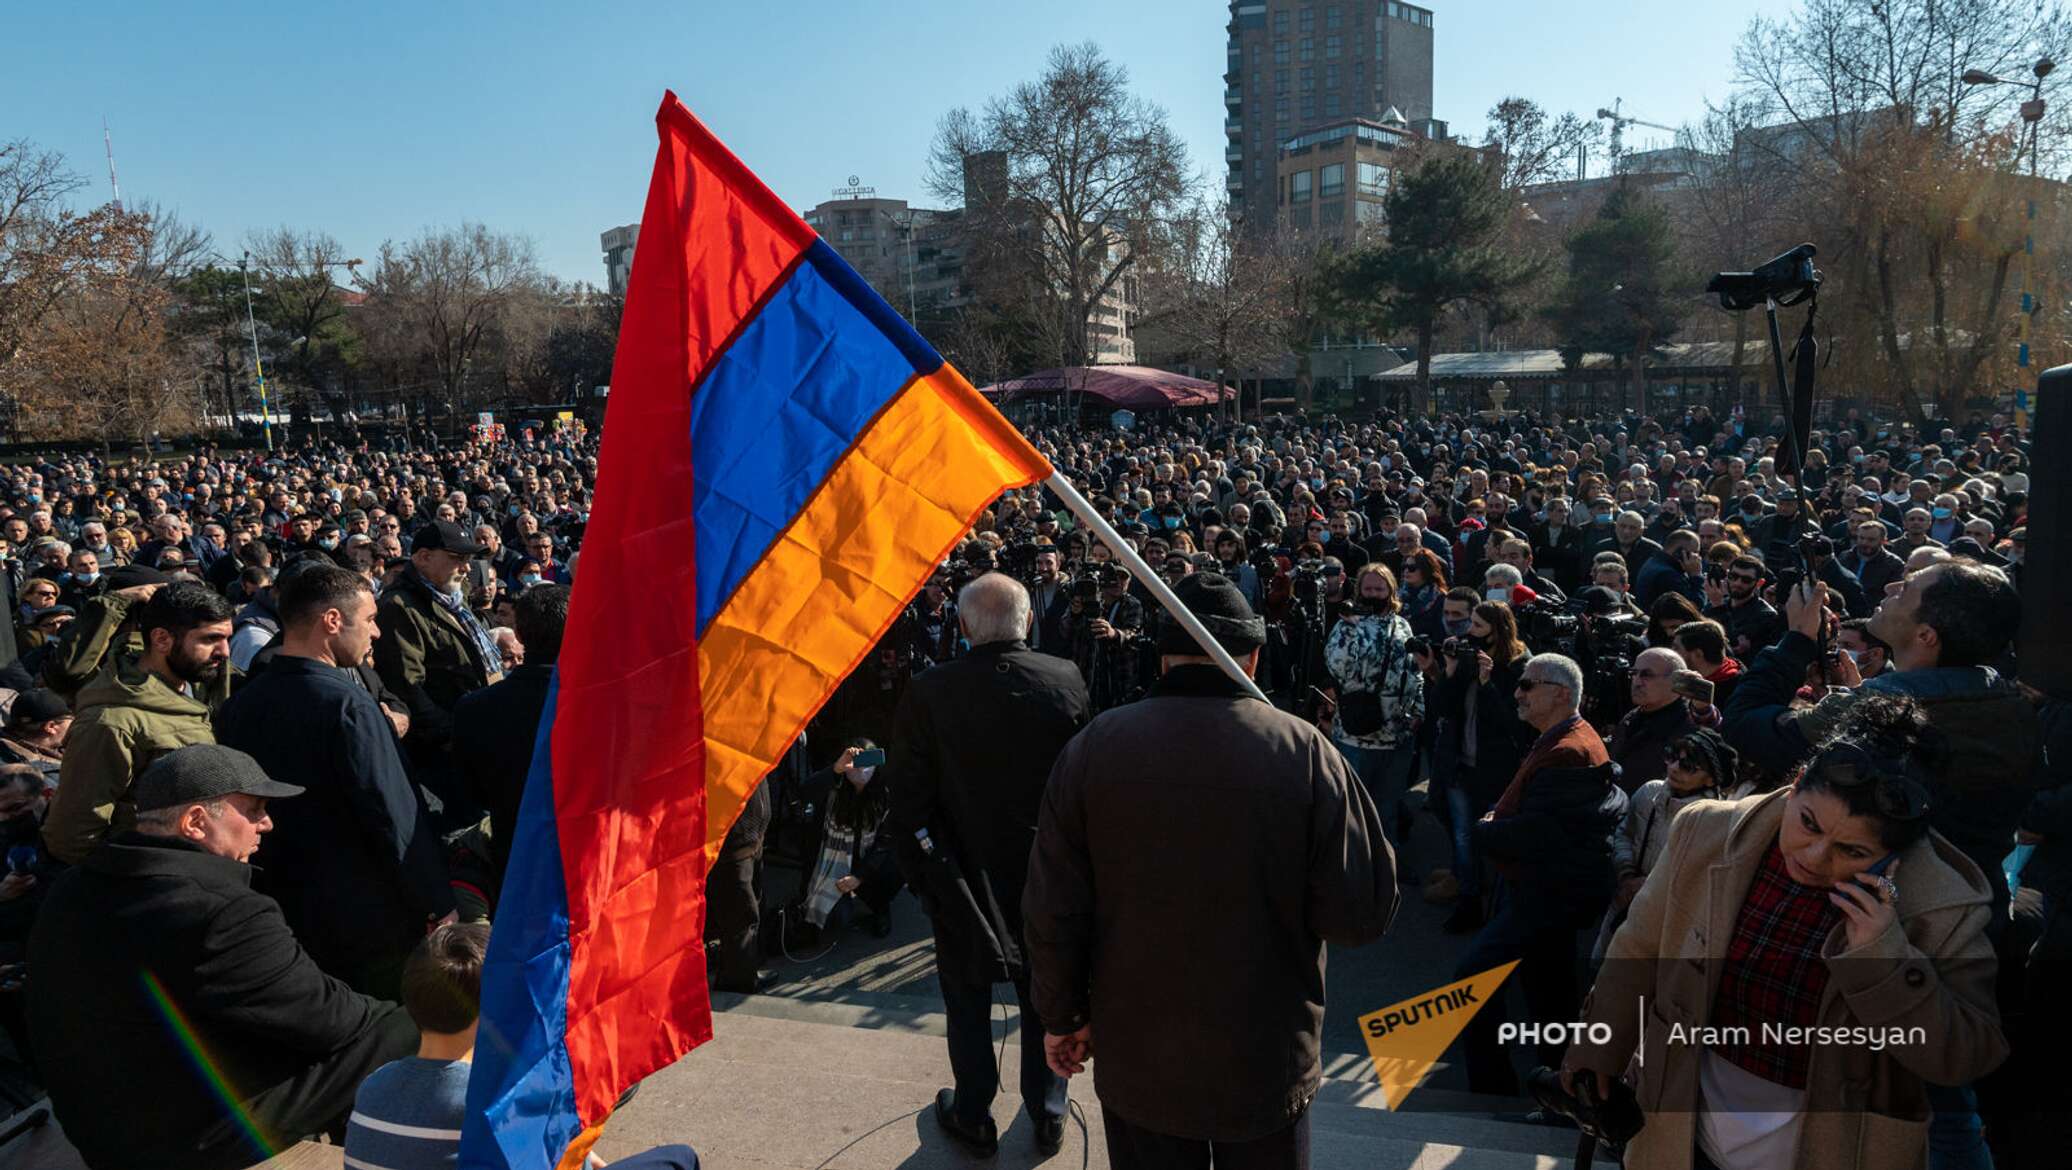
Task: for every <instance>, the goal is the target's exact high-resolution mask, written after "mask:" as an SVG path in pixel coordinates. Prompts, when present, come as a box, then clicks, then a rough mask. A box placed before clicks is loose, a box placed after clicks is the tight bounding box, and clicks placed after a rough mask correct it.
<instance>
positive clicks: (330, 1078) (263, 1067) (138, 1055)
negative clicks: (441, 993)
mask: <svg viewBox="0 0 2072 1170" xmlns="http://www.w3.org/2000/svg"><path fill="white" fill-rule="evenodd" d="M301 791H302V789H300V788H297V787H295V786H293V785H290V784H281V783H277V782H275V781H273V780H271V779H269V778H268V777H267V775H266V773H265V772H263V771H262V770H261V769H260V767H259V765H258V764H257V763H255V762H254V761H253V760H252V758H251V757H250V756H247V755H245V754H244V753H242V752H239V751H235V750H232V749H230V748H226V747H222V746H219V745H217V744H197V745H194V746H192V747H185V748H181V749H179V750H178V751H174V752H170V753H168V754H167V755H165V756H162V757H160V758H159V759H158V760H157V761H155V762H154V763H153V764H152V765H151V767H149V768H147V769H145V770H144V773H143V775H141V776H139V777H138V778H137V782H136V786H135V788H134V790H133V792H134V796H135V800H136V809H137V825H136V829H135V830H134V831H132V832H127V833H122V834H118V835H117V836H116V837H114V838H113V839H111V840H109V841H106V842H104V843H102V844H101V845H100V847H98V848H97V849H95V850H94V851H93V852H92V853H89V854H88V855H87V856H86V858H85V860H84V861H82V862H81V863H80V864H79V865H78V866H76V867H75V868H73V869H71V870H69V871H67V872H66V873H65V874H64V876H62V877H60V878H59V879H58V880H57V881H56V883H55V884H54V885H53V886H52V887H51V891H50V895H49V896H48V897H47V898H46V899H45V900H44V904H43V910H42V914H41V916H40V917H39V918H38V920H37V923H36V928H35V931H34V933H33V934H31V936H30V940H29V1003H28V1015H29V1035H30V1039H31V1045H32V1047H33V1048H34V1050H35V1055H36V1063H37V1067H38V1069H39V1070H40V1071H41V1073H42V1075H43V1078H44V1081H45V1084H46V1086H47V1087H48V1088H49V1089H50V1099H51V1104H52V1107H53V1108H54V1109H55V1110H56V1113H57V1117H58V1120H59V1122H60V1123H62V1124H63V1125H64V1127H65V1135H66V1137H68V1138H70V1139H71V1141H72V1144H73V1145H74V1146H76V1147H78V1149H79V1152H80V1154H81V1155H82V1156H83V1157H84V1158H85V1159H86V1163H87V1165H89V1166H91V1167H93V1170H131V1168H132V1167H138V1166H154V1167H162V1168H164V1170H229V1168H231V1167H238V1166H249V1165H251V1164H252V1163H254V1162H257V1161H261V1160H264V1159H265V1158H267V1157H269V1156H271V1155H272V1154H273V1153H274V1151H273V1150H270V1149H261V1148H259V1141H260V1140H262V1139H261V1137H260V1135H264V1140H271V1141H274V1142H278V1143H281V1144H291V1143H293V1142H294V1141H295V1140H297V1139H299V1138H302V1137H304V1136H307V1135H310V1134H316V1133H328V1134H330V1135H332V1137H333V1138H334V1139H342V1138H343V1136H344V1132H345V1121H346V1117H347V1115H348V1114H350V1113H351V1111H352V1105H353V1095H354V1093H356V1092H357V1091H358V1089H359V1086H360V1082H361V1081H362V1080H364V1079H366V1076H367V1074H368V1073H370V1072H373V1071H374V1070H375V1069H377V1068H380V1067H381V1066H382V1065H384V1064H387V1063H388V1062H389V1061H391V1060H397V1059H400V1058H402V1057H405V1056H409V1055H410V1054H411V1053H413V1052H415V1051H416V1049H417V1028H416V1026H415V1025H413V1024H412V1023H411V1022H410V1017H409V1016H408V1015H407V1014H405V1013H404V1011H403V1009H402V1008H401V1007H399V1006H398V1005H396V1004H393V1003H383V1002H381V1001H379V1000H375V999H370V998H368V997H366V996H363V995H359V994H357V993H355V992H354V991H353V990H352V989H350V988H348V987H347V986H346V985H345V984H343V983H341V982H339V981H338V980H336V979H333V978H331V977H330V976H328V975H326V974H324V973H323V972H322V971H320V970H318V969H317V965H316V963H315V962H314V961H312V960H311V959H310V957H309V955H308V954H306V953H304V951H303V950H302V947H301V946H300V945H299V944H298V943H297V942H296V939H295V936H294V935H293V934H292V933H290V932H289V930H288V924H287V921H286V920H285V919H283V918H282V917H281V911H280V907H279V906H277V905H276V904H275V903H274V901H273V899H271V898H268V897H266V896H265V895H263V894H260V893H258V892H257V891H255V890H253V889H252V870H251V867H250V866H249V865H247V864H246V863H247V862H248V861H249V860H250V859H251V856H252V854H253V852H254V851H255V850H257V849H258V847H259V836H260V834H262V833H265V832H267V831H268V830H270V829H271V828H272V821H271V818H270V816H269V802H270V801H279V800H285V798H287V797H291V796H295V795H296V794H298V793H300V792H301ZM275 807H279V806H275ZM183 1031H185V1032H189V1033H191V1037H192V1038H191V1043H192V1044H193V1045H196V1046H198V1047H199V1049H200V1051H202V1052H205V1053H207V1056H208V1062H209V1063H208V1067H206V1068H199V1067H196V1064H195V1061H194V1059H193V1056H192V1055H191V1050H190V1047H189V1043H188V1042H186V1041H183V1039H182V1032H183ZM224 1085H228V1086H230V1087H231V1090H232V1091H233V1092H234V1093H236V1094H237V1099H236V1100H235V1101H234V1102H226V1101H225V1100H224V1098H223V1097H222V1095H221V1093H220V1090H221V1088H222V1086H224Z"/></svg>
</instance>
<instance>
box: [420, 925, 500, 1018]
mask: <svg viewBox="0 0 2072 1170" xmlns="http://www.w3.org/2000/svg"><path fill="white" fill-rule="evenodd" d="M488 950H489V924H488V923H486V922H449V923H447V924H446V925H444V926H441V927H439V928H438V929H436V930H434V931H432V933H430V934H428V935H426V936H425V940H424V941H423V942H421V943H419V944H417V949H416V950H414V951H412V952H411V953H410V959H409V961H408V962H406V963H405V964H404V965H403V1007H404V1008H405V1009H406V1010H408V1011H409V1013H410V1018H411V1019H412V1020H414V1021H416V1023H417V1030H418V1031H420V1032H427V1033H436V1034H438V1035H441V1036H461V1035H466V1036H472V1035H474V1032H475V1017H476V1015H477V1014H478V1013H479V1011H480V1010H481V1000H482V957H483V955H485V954H486V953H488Z"/></svg>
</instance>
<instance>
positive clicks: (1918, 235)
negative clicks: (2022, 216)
mask: <svg viewBox="0 0 2072 1170" xmlns="http://www.w3.org/2000/svg"><path fill="white" fill-rule="evenodd" d="M2068 47H2072V25H2068V22H2067V19H2066V16H2065V13H2064V11H2063V10H2062V9H2061V8H2060V7H2059V6H2058V5H2057V4H2055V3H2045V4H2041V5H2038V4H2032V3H2026V2H2023V0H1881V2H1880V3H1875V4H1866V3H1861V2H1858V0H1807V3H1806V4H1805V5H1804V7H1802V8H1801V9H1799V10H1798V11H1797V12H1796V13H1795V14H1793V15H1792V16H1790V17H1789V18H1786V19H1784V20H1781V21H1767V20H1758V21H1756V22H1755V23H1754V24H1753V25H1752V26H1751V27H1750V29H1749V31H1748V34H1747V36H1746V37H1745V38H1744V39H1743V41H1742V44H1741V46H1740V49H1739V51H1738V52H1737V54H1736V64H1737V68H1738V71H1739V73H1740V77H1741V83H1742V88H1743V93H1744V96H1745V97H1746V98H1747V99H1748V100H1749V101H1750V102H1752V103H1753V104H1754V107H1755V108H1756V109H1757V110H1758V111H1759V112H1760V114H1761V115H1762V116H1763V117H1764V119H1765V120H1766V121H1768V122H1770V123H1772V125H1771V126H1769V127H1767V128H1764V129H1762V130H1759V131H1756V132H1752V133H1744V135H1743V136H1742V149H1743V151H1745V152H1747V154H1748V156H1749V157H1750V161H1751V165H1759V166H1767V167H1772V168H1776V169H1777V170H1778V171H1779V172H1780V173H1781V174H1784V175H1786V176H1787V177H1789V179H1790V180H1791V190H1790V197H1791V200H1792V203H1793V204H1794V212H1795V215H1796V218H1797V220H1798V222H1799V223H1800V224H1802V225H1803V226H1804V228H1805V229H1806V231H1807V234H1808V238H1812V239H1814V241H1815V242H1816V243H1818V244H1819V245H1820V246H1821V248H1822V253H1823V263H1824V267H1825V268H1826V270H1827V272H1828V275H1829V284H1828V286H1827V288H1826V289H1825V290H1824V291H1825V293H1826V295H1825V296H1824V297H1823V309H1824V310H1827V309H1830V308H1831V309H1832V310H1833V314H1834V316H1833V317H1831V318H1830V320H1834V319H1835V318H1839V319H1840V324H1841V325H1842V330H1843V332H1844V334H1845V335H1851V336H1855V337H1858V338H1860V339H1862V340H1863V342H1866V343H1868V342H1871V341H1872V339H1875V344H1874V345H1873V344H1863V345H1862V348H1861V349H1860V350H1859V351H1858V352H1859V353H1861V354H1862V357H1863V368H1866V369H1873V368H1874V369H1876V370H1877V371H1878V372H1882V373H1883V375H1884V376H1885V380H1886V381H1887V384H1888V385H1889V386H1890V388H1891V390H1892V391H1893V392H1894V393H1895V394H1896V396H1897V397H1898V399H1899V400H1900V402H1901V404H1902V405H1903V406H1904V407H1905V408H1906V410H1907V411H1908V413H1909V414H1910V415H1912V416H1913V417H1914V418H1915V419H1917V420H1922V419H1925V418H1926V416H1927V412H1928V411H1929V409H1931V408H1933V409H1935V410H1937V411H1939V412H1941V413H1944V414H1945V415H1947V414H1950V413H1954V412H1955V411H1956V410H1957V409H1958V408H1959V407H1960V406H1961V400H1962V398H1963V396H1964V395H1965V394H1966V393H1968V392H1970V391H1971V390H1972V389H1973V388H1975V387H1978V386H1980V385H1983V384H1986V382H1987V374H1988V371H1989V369H1990V367H1991V365H1992V363H1993V362H1994V360H1995V359H1996V356H1997V355H2000V354H2004V353H2005V352H2006V350H2007V348H2008V347H2007V346H2006V338H2007V334H2008V330H2009V328H2010V326H2011V324H2012V322H2011V320H2010V314H2009V312H2008V306H2009V295H2008V294H2009V291H2010V290H2009V287H2008V285H2009V273H2010V268H2011V266H2012V264H2013V260H2014V257H2015V255H2016V253H2017V252H2018V250H2019V248H2020V243H2021V230H2020V225H2019V224H2018V223H2017V222H2015V215H2014V212H2015V209H2016V207H2017V206H2018V205H2019V203H2020V199H2021V196H2022V194H2023V189H2022V184H2021V182H2019V181H2017V180H2016V179H2015V178H2014V177H2013V175H2012V172H2013V170H2014V167H2015V165H2016V164H2017V162H2018V161H2019V145H2020V137H2019V135H2018V133H2017V132H2016V127H2017V125H2018V124H2017V123H2015V122H2014V105H2015V103H2017V102H2018V101H2019V100H2020V98H2021V97H2022V96H2023V95H2022V93H2021V92H2020V91H2019V90H2017V89H2015V88H2014V87H2011V86H1992V85H1988V86H1973V85H1967V84H1965V83H1964V81H1963V79H1962V78H1963V74H1964V72H1965V71H1966V70H1968V69H1982V70H1986V71H1988V72H2006V73H2010V74H2017V75H2018V74H2019V73H2021V72H2024V71H2026V67H2027V65H2028V64H2029V63H2030V62H2032V61H2034V60H2035V59H2036V58H2037V57H2038V56H2051V57H2062V56H2063V54H2064V52H2065V50H2066V49H2067V48H2068ZM2059 104H2060V105H2062V103H2059ZM2062 118H2063V114H2062V112H2060V113H2059V115H2058V117H2057V119H2055V120H2054V121H2053V122H2051V123H2047V124H2046V126H2045V127H2044V128H2043V133H2042V135H2041V139H2042V141H2041V145H2043V147H2044V149H2045V150H2046V151H2047V152H2049V153H2051V154H2052V155H2053V156H2055V154H2056V151H2057V150H2058V149H2060V148H2061V146H2062V143H2063V142H2064V141H2065V135H2064V134H2063V133H2062V128H2063V122H2062Z"/></svg>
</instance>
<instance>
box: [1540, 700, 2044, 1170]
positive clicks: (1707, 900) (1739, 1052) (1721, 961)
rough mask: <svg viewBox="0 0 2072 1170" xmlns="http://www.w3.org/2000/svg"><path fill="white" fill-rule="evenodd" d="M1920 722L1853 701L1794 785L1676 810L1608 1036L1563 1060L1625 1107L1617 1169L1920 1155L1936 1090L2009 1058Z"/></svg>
mask: <svg viewBox="0 0 2072 1170" xmlns="http://www.w3.org/2000/svg"><path fill="white" fill-rule="evenodd" d="M1925 723H1926V721H1925V720H1924V719H1923V717H1922V713H1921V711H1920V708H1919V707H1918V706H1917V705H1915V704H1914V703H1912V702H1911V701H1909V700H1907V699H1906V698H1904V697H1902V696H1896V695H1888V696H1880V697H1878V698H1877V699H1876V701H1874V702H1866V703H1862V704H1859V705H1857V707H1856V709H1855V710H1854V711H1853V712H1852V717H1851V718H1850V719H1849V720H1847V721H1845V723H1844V724H1843V725H1842V726H1841V727H1840V728H1838V730H1837V734H1836V735H1835V736H1834V737H1833V738H1831V739H1829V740H1828V741H1827V742H1826V743H1825V745H1824V746H1823V747H1822V748H1821V749H1820V750H1819V751H1818V752H1816V753H1814V756H1813V759H1812V760H1811V761H1810V762H1809V763H1808V764H1807V766H1806V767H1805V768H1804V770H1803V771H1802V772H1801V773H1800V775H1799V776H1798V778H1797V780H1796V782H1795V783H1794V784H1793V785H1792V786H1791V787H1789V788H1786V789H1781V790H1779V791H1776V792H1772V793H1769V794H1767V795H1763V796H1752V797H1747V798H1744V799H1742V800H1738V801H1734V802H1731V803H1727V802H1715V801H1701V802H1699V803H1697V804H1694V805H1692V806H1691V807H1689V808H1687V809H1685V810H1684V811H1683V813H1682V815H1680V816H1678V817H1677V818H1676V820H1675V822H1674V824H1673V825H1672V826H1671V828H1670V832H1669V842H1668V845H1667V846H1666V850H1665V852H1664V854H1663V857H1662V859H1661V862H1660V863H1659V864H1658V865H1657V866H1656V868H1655V870H1654V871H1653V872H1652V873H1650V874H1649V875H1648V877H1647V880H1646V881H1645V882H1644V883H1643V884H1642V886H1641V888H1640V891H1639V893H1638V895H1637V896H1635V898H1634V899H1633V903H1632V905H1631V907H1630V909H1629V911H1628V916H1627V919H1626V922H1625V924H1624V925H1623V926H1621V927H1620V928H1619V929H1618V931H1617V933H1616V934H1614V935H1613V937H1612V940H1611V945H1610V947H1609V948H1608V950H1607V953H1606V956H1605V962H1604V966H1603V968H1602V970H1601V971H1600V973H1599V975H1598V977H1597V983H1596V986H1595V987H1594V988H1593V989H1592V990H1591V993H1590V998H1589V1001H1588V1002H1587V1004H1586V1005H1585V1007H1584V1018H1585V1020H1586V1021H1587V1024H1588V1026H1589V1027H1590V1028H1591V1029H1592V1030H1593V1031H1597V1032H1599V1033H1600V1034H1609V1035H1610V1037H1611V1040H1610V1042H1609V1043H1605V1044H1593V1043H1590V1042H1588V1041H1583V1042H1579V1043H1577V1044H1575V1045H1573V1046H1572V1047H1570V1048H1569V1050H1568V1053H1567V1056H1566V1057H1565V1059H1564V1061H1563V1063H1562V1067H1561V1073H1560V1084H1561V1087H1562V1089H1563V1090H1565V1091H1566V1092H1567V1093H1568V1094H1570V1096H1571V1097H1572V1098H1573V1097H1575V1096H1577V1095H1588V1096H1590V1097H1593V1098H1598V1099H1602V1098H1604V1097H1607V1096H1628V1095H1630V1096H1631V1097H1634V1098H1637V1103H1638V1105H1639V1107H1640V1109H1641V1110H1642V1111H1643V1113H1644V1116H1645V1125H1644V1126H1643V1127H1642V1128H1640V1130H1639V1132H1638V1133H1637V1134H1635V1135H1633V1137H1632V1138H1631V1140H1630V1141H1629V1143H1628V1144H1627V1146H1626V1162H1627V1165H1629V1166H1646V1167H1650V1168H1658V1167H1662V1168H1670V1170H1681V1168H1684V1167H1693V1168H1696V1170H1773V1168H1776V1167H1785V1166H1818V1167H1821V1168H1822V1170H1885V1168H1887V1167H1895V1166H1923V1165H1926V1164H1928V1158H1929V1150H1930V1139H1929V1133H1930V1128H1931V1127H1930V1125H1929V1124H1928V1120H1927V1119H1928V1117H1929V1114H1930V1111H1931V1109H1932V1108H1933V1106H1934V1098H1935V1096H1936V1093H1937V1091H1936V1090H1935V1088H1934V1086H1938V1085H1951V1084H1963V1083H1965V1082H1967V1081H1970V1080H1972V1079H1974V1078H1976V1077H1979V1076H1982V1075H1984V1074H1985V1073H1986V1072H1988V1071H1990V1070H1991V1069H1993V1068H1994V1067H1995V1066H1996V1065H1998V1064H1999V1063H2000V1062H2001V1060H2002V1059H2003V1058H2004V1057H2005V1056H2006V1054H2007V1042H2006V1040H2005V1038H2004V1037H2003V1036H2002V1035H2001V1030H2000V1020H1999V1013H1998V1011H1997V1009H1996V1008H1995V1006H1994V997H1993V974H1994V964H1993V950H1992V943H1991V942H1990V941H1989V940H1988V939H1987V937H1986V923H1987V920H1988V918H1989V917H1990V913H1991V911H1990V907H1991V903H1992V896H1991V892H1990V890H1989V889H1988V887H1987V886H1986V883H1985V882H1984V880H1983V879H1982V877H1981V875H1980V874H1979V872H1978V870H1977V869H1976V868H1975V867H1974V866H1973V865H1972V864H1971V863H1970V862H1969V861H1968V860H1967V859H1966V858H1965V857H1964V856H1963V854H1962V853H1961V852H1959V851H1958V850H1957V849H1956V848H1954V847H1953V846H1952V845H1951V844H1950V843H1949V842H1948V841H1946V840H1944V839H1943V838H1942V837H1941V836H1939V835H1937V834H1935V833H1931V832H1930V831H1929V825H1930V819H1931V815H1932V813H1933V807H1934V806H1933V804H1932V800H1933V798H1932V797H1931V796H1930V786H1929V785H1928V784H1927V783H1924V781H1923V779H1922V772H1923V767H1922V765H1921V763H1920V761H1919V760H1918V759H1917V758H1915V757H1917V756H1918V754H1919V752H1920V751H1921V749H1922V733H1923V731H1924V730H1925ZM1694 947H1697V948H1701V949H1700V950H1698V951H1697V952H1696V953H1694V951H1693V948H1694ZM1813 1029H1820V1031H1818V1032H1816V1031H1813ZM1914 1029H1918V1031H1914ZM1924 1037H1925V1042H1923V1038H1924ZM1888 1038H1889V1039H1888ZM1815 1039H1822V1040H1823V1042H1819V1043H1816V1042H1814V1041H1815ZM1636 1055H1638V1057H1639V1060H1638V1061H1637V1062H1635V1061H1634V1057H1635V1056H1636ZM1629 1064H1630V1066H1631V1067H1632V1069H1633V1083H1632V1086H1631V1092H1630V1094H1628V1093H1627V1092H1626V1091H1625V1090H1624V1089H1623V1088H1622V1087H1617V1086H1619V1084H1620V1078H1621V1077H1623V1076H1624V1075H1625V1074H1626V1072H1627V1070H1628V1068H1629ZM1981 1152H1982V1151H1981ZM1981 1164H1983V1163H1981Z"/></svg>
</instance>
